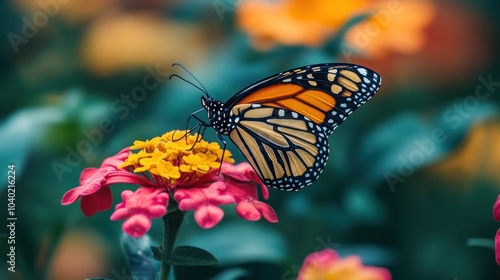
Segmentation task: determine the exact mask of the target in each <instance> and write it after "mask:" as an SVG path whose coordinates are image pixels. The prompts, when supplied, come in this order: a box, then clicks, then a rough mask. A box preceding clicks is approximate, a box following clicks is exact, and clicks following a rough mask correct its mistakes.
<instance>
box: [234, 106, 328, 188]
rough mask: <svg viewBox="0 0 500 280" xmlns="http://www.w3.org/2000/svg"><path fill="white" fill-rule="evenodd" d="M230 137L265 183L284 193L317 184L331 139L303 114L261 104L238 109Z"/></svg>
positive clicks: (236, 108)
mask: <svg viewBox="0 0 500 280" xmlns="http://www.w3.org/2000/svg"><path fill="white" fill-rule="evenodd" d="M232 112H233V116H234V117H235V118H238V124H237V125H236V127H235V128H234V129H233V130H232V131H231V133H230V134H229V137H230V138H231V140H232V141H233V142H234V143H235V144H236V146H237V147H238V148H239V149H240V150H241V152H242V153H243V154H244V155H245V157H246V158H247V160H248V162H249V163H250V164H251V165H252V167H253V168H254V169H255V171H256V172H257V174H258V175H259V176H260V178H261V179H262V181H263V182H264V183H265V184H266V185H267V186H269V187H274V188H278V189H281V190H298V189H300V188H302V187H304V186H307V185H310V184H311V183H312V182H314V181H315V180H316V179H317V177H318V176H319V174H320V173H321V172H322V171H323V169H324V166H325V164H326V161H327V159H328V154H329V148H328V135H327V134H325V132H324V131H323V128H322V127H321V126H319V125H317V124H315V123H314V122H313V121H311V120H310V119H308V118H307V117H304V116H303V115H301V114H298V113H296V112H292V111H289V110H286V109H279V108H274V107H269V106H264V105H259V104H253V105H250V104H248V105H237V106H235V107H234V108H233V110H232Z"/></svg>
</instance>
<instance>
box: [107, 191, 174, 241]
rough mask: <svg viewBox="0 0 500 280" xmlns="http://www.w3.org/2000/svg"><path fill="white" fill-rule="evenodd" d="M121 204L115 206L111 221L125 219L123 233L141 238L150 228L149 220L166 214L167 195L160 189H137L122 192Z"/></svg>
mask: <svg viewBox="0 0 500 280" xmlns="http://www.w3.org/2000/svg"><path fill="white" fill-rule="evenodd" d="M122 199H123V202H122V203H120V204H118V205H116V207H115V212H114V213H113V214H112V215H111V220H113V221H115V220H122V219H126V221H125V222H124V223H123V226H122V228H123V231H125V232H127V233H128V234H129V235H130V236H133V237H136V238H138V237H141V236H143V235H144V234H145V233H146V232H147V231H148V230H149V228H150V227H151V218H160V217H162V216H163V215H165V214H166V213H167V206H168V194H167V193H165V192H162V190H161V189H153V188H139V189H138V190H137V191H135V192H132V191H129V190H126V191H123V192H122Z"/></svg>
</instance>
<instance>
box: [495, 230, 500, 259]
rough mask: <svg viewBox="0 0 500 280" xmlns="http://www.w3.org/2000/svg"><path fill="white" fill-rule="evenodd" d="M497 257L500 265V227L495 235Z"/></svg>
mask: <svg viewBox="0 0 500 280" xmlns="http://www.w3.org/2000/svg"><path fill="white" fill-rule="evenodd" d="M495 259H496V261H497V264H498V265H500V229H499V230H498V231H497V234H496V235H495Z"/></svg>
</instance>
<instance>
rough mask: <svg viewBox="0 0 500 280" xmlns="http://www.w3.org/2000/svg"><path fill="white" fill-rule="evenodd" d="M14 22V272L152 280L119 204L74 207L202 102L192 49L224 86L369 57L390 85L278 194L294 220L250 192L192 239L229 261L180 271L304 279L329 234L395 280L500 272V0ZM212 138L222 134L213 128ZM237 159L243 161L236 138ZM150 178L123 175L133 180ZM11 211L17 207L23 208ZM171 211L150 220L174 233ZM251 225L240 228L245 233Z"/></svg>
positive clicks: (39, 1)
mask: <svg viewBox="0 0 500 280" xmlns="http://www.w3.org/2000/svg"><path fill="white" fill-rule="evenodd" d="M0 5H1V6H2V7H1V9H0V13H1V15H0V18H1V21H2V24H1V25H0V29H1V32H0V34H3V36H4V37H3V39H2V40H0V61H1V67H0V72H1V75H0V88H1V90H2V92H3V94H2V96H3V101H2V102H1V103H0V108H1V110H0V118H1V120H0V133H1V137H0V143H1V145H0V158H1V162H2V164H3V166H2V167H1V169H2V170H3V171H2V174H0V177H1V178H2V185H1V195H0V200H1V201H2V203H1V205H3V207H5V208H4V209H2V210H1V211H0V213H1V214H0V218H1V220H2V221H6V215H7V211H6V210H7V209H6V208H7V206H6V205H7V203H5V202H6V201H7V191H6V189H7V184H6V182H7V170H8V165H15V169H16V201H15V203H16V209H15V214H16V217H17V219H18V220H17V222H16V231H15V232H16V273H11V272H8V271H7V267H8V265H7V263H6V261H5V258H6V254H7V252H8V251H7V248H8V246H9V245H8V244H7V237H8V234H9V232H8V230H7V229H6V228H5V227H4V229H2V230H0V248H1V252H2V253H1V256H0V260H2V261H1V262H0V269H1V272H0V275H6V278H4V277H3V276H2V277H1V278H2V279H83V278H90V277H100V276H101V277H108V278H112V279H120V280H121V279H132V278H131V277H130V274H128V271H127V267H126V260H125V259H124V257H123V253H122V249H121V248H120V238H121V222H114V221H110V220H109V216H110V214H111V210H110V211H107V212H101V213H98V214H96V215H95V216H92V217H90V218H89V217H85V216H84V215H83V214H82V213H81V210H80V207H79V205H78V204H73V205H70V206H61V205H60V201H61V197H62V195H63V194H64V193H65V192H66V191H68V190H69V189H71V188H73V187H76V186H78V185H79V174H80V172H81V171H82V170H83V169H84V168H86V167H98V166H100V164H101V162H102V160H103V159H104V158H106V157H108V156H111V155H114V154H115V153H117V152H118V151H119V150H121V149H122V148H123V147H126V146H129V145H131V144H132V142H133V141H134V140H137V139H140V140H143V139H150V138H152V137H154V136H157V135H161V134H162V133H164V132H166V131H170V130H173V129H176V128H177V127H178V126H179V125H181V123H182V122H183V121H184V120H185V119H186V118H187V117H188V116H189V115H190V114H191V113H192V112H193V111H195V110H197V109H199V108H201V105H200V96H201V93H200V92H199V91H197V90H196V89H195V88H194V87H192V86H190V85H189V84H187V83H184V82H182V81H180V80H170V81H169V80H168V75H170V74H172V73H178V74H180V75H182V76H184V77H188V75H187V74H186V73H185V72H182V71H180V69H179V68H172V67H171V64H172V63H174V62H179V63H182V64H183V65H184V66H185V67H187V68H188V69H189V70H190V71H191V72H192V73H193V74H194V75H195V76H196V77H197V78H198V79H199V80H200V81H201V82H202V83H203V85H204V86H205V87H206V88H207V89H208V91H209V92H210V94H211V95H212V96H213V97H214V98H216V99H220V100H227V99H228V98H229V97H231V96H232V95H233V94H235V93H236V92H237V91H239V90H240V89H241V88H243V87H244V86H247V85H249V84H251V83H253V82H256V81H258V80H260V79H262V78H265V77H267V76H269V75H272V74H274V73H277V72H281V71H284V70H287V69H290V68H294V67H298V66H303V65H308V64H315V63H326V62H349V63H356V64H361V65H364V66H366V67H368V68H371V69H373V70H375V71H376V72H378V73H379V74H380V75H381V76H382V78H383V83H382V87H381V89H380V91H379V93H378V94H377V95H376V96H375V98H373V99H372V100H371V101H370V102H368V103H367V104H366V105H364V106H363V108H361V109H359V110H358V111H356V112H355V113H354V114H353V115H352V116H351V117H350V118H349V119H348V120H346V121H345V122H344V124H343V125H342V126H340V127H339V128H338V129H337V130H336V131H335V132H334V133H333V135H332V136H331V137H330V143H331V157H330V159H329V163H328V165H327V167H326V169H325V171H324V173H323V175H322V176H321V177H320V179H319V180H318V181H317V182H316V183H315V184H314V185H312V186H310V187H307V188H305V189H303V190H301V191H300V192H297V193H288V192H280V191H278V190H274V189H271V190H270V192H271V195H270V199H269V201H268V203H269V204H270V205H272V207H273V208H274V209H275V210H276V212H277V214H278V218H279V220H280V221H279V223H277V224H269V223H267V222H265V221H259V222H248V221H245V220H243V219H241V218H239V217H238V216H237V214H236V213H235V211H234V206H233V205H229V206H228V207H226V208H225V209H224V210H225V213H226V214H225V217H224V219H223V220H222V222H221V223H220V224H219V225H217V226H216V227H215V228H213V229H210V230H203V229H201V228H200V227H199V226H198V225H197V224H196V223H195V222H194V219H193V216H192V213H188V215H187V218H186V221H185V224H184V225H183V227H182V229H181V232H180V235H179V239H178V244H185V245H196V246H198V247H201V248H204V249H206V250H208V251H210V252H212V253H213V254H214V255H215V256H216V257H217V258H218V259H219V260H220V265H218V266H216V267H213V268H203V269H189V270H183V269H179V270H178V271H176V274H177V276H178V278H177V279H295V276H296V275H297V271H298V269H299V267H300V265H301V264H302V261H303V259H304V257H305V256H306V255H308V254H310V253H312V252H315V251H319V250H321V249H323V248H327V247H331V248H334V249H335V250H336V251H337V252H339V254H340V255H341V256H348V255H352V254H355V255H359V256H360V257H361V258H362V259H363V262H364V263H365V264H368V265H376V266H384V267H387V268H388V269H390V271H391V273H392V275H393V279H405V280H412V279H443V280H444V279H454V280H455V279H456V280H463V279H474V280H476V279H487V280H489V279H499V278H500V269H499V267H498V265H497V264H496V263H495V257H494V250H493V238H494V235H495V233H496V231H497V229H498V228H500V223H496V222H494V221H493V218H492V210H493V205H494V202H495V200H496V198H497V196H498V194H499V193H500V141H499V139H500V118H499V99H500V98H499V92H500V63H499V62H500V60H499V58H500V56H499V52H498V50H499V39H498V38H500V28H499V27H500V18H499V17H498V11H499V10H500V2H498V1H494V0H480V1H467V0H461V1H438V0H435V1H432V0H429V1H417V0H415V1H410V0H353V1H330V0H309V1H305V0H278V1H270V0H269V1H251V0H210V1H195V0H186V1H180V0H172V1H158V0H147V1H120V0H87V1H83V0H18V1H13V0H11V1H2V2H1V3H0ZM206 138H208V140H212V141H216V140H217V138H216V136H215V134H214V133H213V131H207V133H206ZM229 149H230V150H231V151H232V152H233V154H235V157H236V159H237V161H238V162H239V161H243V160H244V159H243V157H242V156H241V155H240V154H239V153H238V151H237V149H236V148H235V147H234V146H232V145H230V146H229ZM126 188H129V189H133V188H134V186H126V185H123V187H120V186H115V187H113V194H114V199H115V203H114V205H115V204H116V203H118V202H119V201H120V192H121V191H122V190H124V189H126ZM6 223H7V222H6ZM161 233H162V223H161V221H160V220H155V221H154V222H153V228H152V230H151V231H150V232H149V235H150V237H151V239H152V240H153V242H159V241H161ZM236 237H237V238H236Z"/></svg>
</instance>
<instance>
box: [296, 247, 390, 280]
mask: <svg viewBox="0 0 500 280" xmlns="http://www.w3.org/2000/svg"><path fill="white" fill-rule="evenodd" d="M318 279H324V280H340V279H349V280H391V273H390V272H389V271H388V270H387V269H385V268H381V267H370V266H363V263H362V262H361V259H360V258H359V257H358V256H349V257H347V258H345V259H341V258H340V257H339V256H338V254H337V253H336V252H335V251H334V250H333V249H324V250H322V251H319V252H316V253H312V254H310V255H309V256H307V257H306V259H305V260H304V263H303V264H302V268H301V269H300V271H299V275H298V277H297V280H318Z"/></svg>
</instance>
